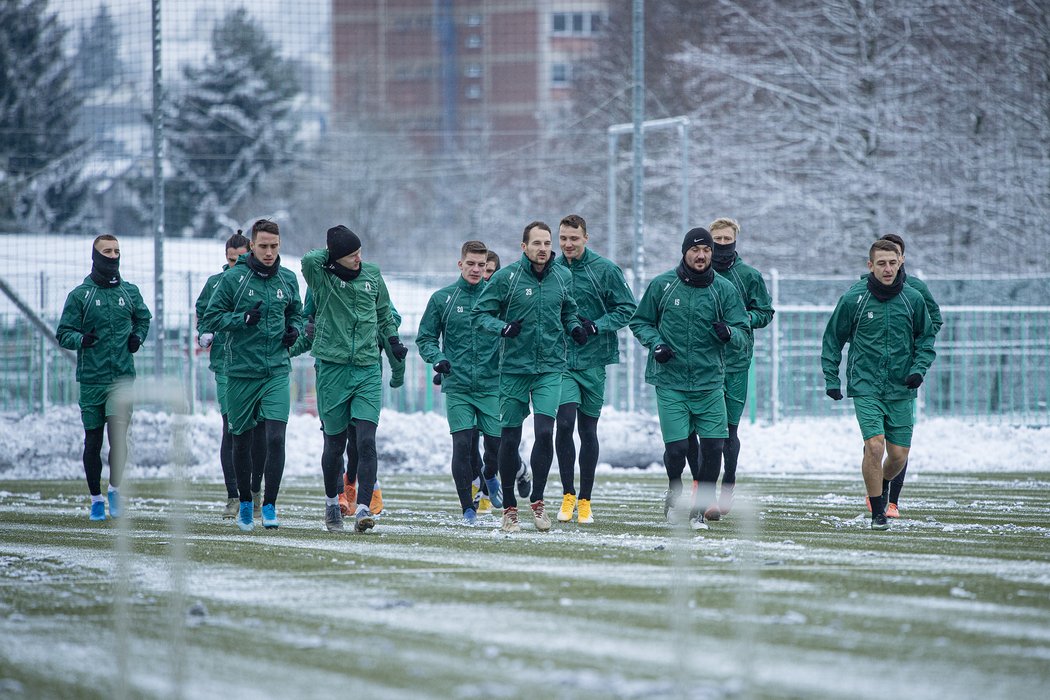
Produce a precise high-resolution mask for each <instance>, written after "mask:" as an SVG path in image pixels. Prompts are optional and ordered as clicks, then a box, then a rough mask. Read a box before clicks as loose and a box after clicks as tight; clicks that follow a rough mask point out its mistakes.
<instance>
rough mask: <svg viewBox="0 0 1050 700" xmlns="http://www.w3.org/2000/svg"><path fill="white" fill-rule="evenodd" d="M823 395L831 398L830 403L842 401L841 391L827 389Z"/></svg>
mask: <svg viewBox="0 0 1050 700" xmlns="http://www.w3.org/2000/svg"><path fill="white" fill-rule="evenodd" d="M824 393H825V394H827V395H828V396H829V397H831V400H832V401H841V400H842V390H841V389H828V390H827V391H825V392H824Z"/></svg>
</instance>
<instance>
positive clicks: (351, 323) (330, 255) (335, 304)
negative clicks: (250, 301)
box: [303, 225, 408, 532]
mask: <svg viewBox="0 0 1050 700" xmlns="http://www.w3.org/2000/svg"><path fill="white" fill-rule="evenodd" d="M303 277H304V278H306V283H307V284H308V285H309V286H310V291H311V293H312V294H313V297H314V300H315V303H316V304H317V312H316V314H315V316H314V339H313V349H312V350H311V354H312V355H313V356H314V357H315V358H316V359H317V360H318V363H317V412H318V414H319V415H320V417H321V426H322V429H323V431H324V452H323V454H322V456H321V465H322V471H323V472H324V487H325V511H324V522H325V527H326V528H328V530H329V531H332V532H340V531H342V529H343V516H342V513H341V511H340V508H339V480H340V479H341V478H342V472H343V452H344V451H345V450H346V443H347V438H348V431H347V429H348V428H349V427H350V423H351V421H353V427H354V433H355V437H356V441H357V454H358V473H357V477H358V479H357V480H358V485H357V494H356V496H357V499H356V500H357V504H356V510H355V512H354V529H355V530H356V531H357V532H365V531H367V530H369V529H371V528H373V527H375V517H374V516H373V514H372V512H371V510H370V504H371V501H372V492H373V489H374V488H375V482H376V470H377V463H376V428H377V427H378V425H379V412H380V409H381V406H382V400H383V370H382V366H381V365H380V359H379V348H380V344H381V340H382V339H386V341H387V342H388V343H389V344H390V347H391V352H392V354H393V356H394V357H395V358H397V360H398V361H404V359H405V356H406V355H408V348H406V347H405V346H404V344H403V343H402V342H401V340H400V339H399V338H398V336H397V323H396V322H395V321H394V316H393V313H392V311H391V307H390V294H389V293H388V292H387V287H386V282H385V281H384V280H383V276H382V274H381V273H380V271H379V267H377V266H376V265H374V264H372V263H368V262H363V261H362V259H361V239H360V238H359V237H358V235H357V234H356V233H354V232H353V231H351V230H350V229H348V228H347V227H346V226H342V225H340V226H333V227H332V228H330V229H328V234H327V249H325V248H319V249H316V250H311V251H310V252H309V253H307V254H306V255H304V256H303Z"/></svg>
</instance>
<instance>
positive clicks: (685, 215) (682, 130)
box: [678, 119, 692, 236]
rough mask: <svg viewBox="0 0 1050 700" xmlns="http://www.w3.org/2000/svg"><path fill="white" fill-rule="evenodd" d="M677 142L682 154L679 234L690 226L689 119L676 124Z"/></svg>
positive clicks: (683, 233) (683, 232)
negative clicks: (680, 224) (680, 226)
mask: <svg viewBox="0 0 1050 700" xmlns="http://www.w3.org/2000/svg"><path fill="white" fill-rule="evenodd" d="M678 142H679V143H680V144H681V149H680V151H681V154H682V228H681V229H680V232H681V234H682V235H683V236H684V235H685V232H686V231H688V230H689V229H691V228H692V226H691V225H690V221H689V217H690V213H689V120H688V119H683V120H682V122H681V123H680V124H679V125H678Z"/></svg>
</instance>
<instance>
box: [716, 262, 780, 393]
mask: <svg viewBox="0 0 1050 700" xmlns="http://www.w3.org/2000/svg"><path fill="white" fill-rule="evenodd" d="M715 272H717V273H718V274H720V275H722V276H723V277H725V278H726V279H727V280H729V281H730V282H732V283H733V286H734V287H736V290H737V292H738V293H739V294H740V298H741V299H742V300H743V302H744V308H745V309H746V310H747V316H748V320H749V321H750V325H749V327H748V329H747V334H746V341H747V343H746V345H745V346H744V348H743V349H742V350H740V351H730V352H729V353H728V355H727V357H726V372H744V371H746V370H747V369H748V368H749V367H750V366H751V358H752V356H753V355H754V354H755V333H754V331H755V329H756V328H765V327H766V326H768V325H769V322H770V321H772V320H773V313H774V311H773V300H772V299H771V298H770V296H769V290H767V289H766V283H765V281H764V280H763V279H762V273H761V272H759V271H758V270H756V269H755V268H753V267H751V266H750V265H748V264H747V263H745V262H743V261H742V260H741V259H740V258H737V259H736V260H735V261H734V262H733V264H732V265H731V266H730V267H729V269H728V270H726V271H725V272H720V271H718V270H716V271H715Z"/></svg>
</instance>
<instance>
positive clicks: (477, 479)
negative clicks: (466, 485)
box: [470, 476, 481, 489]
mask: <svg viewBox="0 0 1050 700" xmlns="http://www.w3.org/2000/svg"><path fill="white" fill-rule="evenodd" d="M470 483H471V485H473V486H477V487H478V488H479V489H480V488H481V477H480V476H476V477H474V481H472V482H470Z"/></svg>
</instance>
